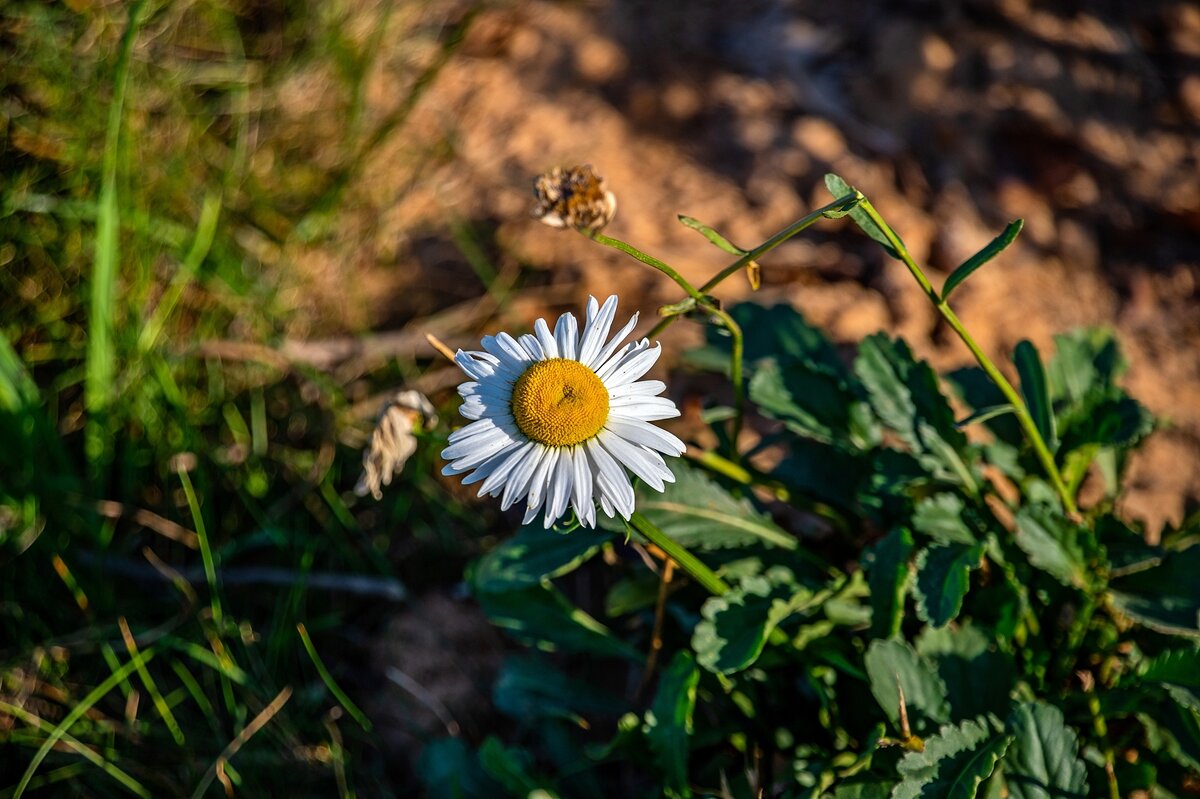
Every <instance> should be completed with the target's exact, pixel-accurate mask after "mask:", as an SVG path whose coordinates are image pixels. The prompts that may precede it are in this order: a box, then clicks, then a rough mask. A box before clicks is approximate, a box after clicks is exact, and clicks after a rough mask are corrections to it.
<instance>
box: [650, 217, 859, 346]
mask: <svg viewBox="0 0 1200 799" xmlns="http://www.w3.org/2000/svg"><path fill="white" fill-rule="evenodd" d="M856 200H857V198H856V197H854V196H852V195H849V194H848V195H846V196H845V197H839V198H838V199H836V200H834V201H833V202H831V203H829V204H828V205H825V206H822V207H821V208H818V209H817V210H815V211H813V212H812V213H811V214H809V215H808V216H805V217H804V218H802V219H799V220H797V221H795V222H793V223H792V224H790V225H788V226H787V227H785V228H784V229H783V230H781V231H779V232H778V233H776V234H775V235H774V236H772V237H771V238H769V239H767V240H766V241H764V242H763V243H762V244H760V245H758V246H757V247H755V248H754V249H753V250H750V251H749V252H747V253H746V254H745V255H743V256H742V257H741V258H738V259H737V260H736V261H734V262H733V263H731V264H730V265H729V266H727V267H725V268H724V269H722V270H721V271H720V272H718V273H717V274H715V275H713V277H712V279H711V280H709V281H708V282H707V283H705V284H704V285H703V286H701V287H700V289H699V291H700V293H701V294H706V293H708V292H710V291H712V290H713V289H715V288H716V287H717V286H718V285H719V284H720V283H722V282H723V281H724V280H725V279H726V278H727V277H729V276H730V275H733V274H736V273H737V272H739V271H741V270H742V269H745V268H746V264H748V263H750V262H751V261H757V260H758V259H759V258H761V257H762V256H763V255H766V254H767V253H769V252H770V251H771V250H773V249H775V248H776V247H778V246H779V245H780V244H783V243H784V242H785V241H787V240H788V239H790V238H792V237H793V236H795V235H796V234H797V233H800V232H801V231H803V230H805V229H806V228H809V227H812V226H813V225H815V224H816V223H817V222H819V221H820V220H821V218H822V217H824V216H825V214H827V213H829V212H830V211H840V210H844V209H846V207H847V205H850V204H852V203H854V202H856ZM675 319H676V317H674V316H668V317H667V318H665V319H661V320H659V322H658V324H656V325H655V326H654V327H653V328H651V329H650V333H649V334H648V335H649V336H650V338H653V337H654V336H657V335H658V334H659V333H661V332H662V331H663V330H666V329H667V327H668V326H669V325H670V324H671V323H672V322H674V321H675Z"/></svg>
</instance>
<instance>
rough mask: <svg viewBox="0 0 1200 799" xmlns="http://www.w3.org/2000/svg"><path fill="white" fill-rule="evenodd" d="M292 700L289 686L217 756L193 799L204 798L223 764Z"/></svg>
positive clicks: (194, 792) (201, 780)
mask: <svg viewBox="0 0 1200 799" xmlns="http://www.w3.org/2000/svg"><path fill="white" fill-rule="evenodd" d="M291 698H292V689H291V687H290V686H289V687H287V688H284V689H283V690H282V691H280V692H279V694H278V695H277V696H276V697H275V698H274V699H272V700H271V704H269V705H267V706H266V707H265V708H263V710H262V712H261V713H259V714H258V715H257V716H255V717H254V719H253V720H252V721H251V722H250V723H249V724H247V725H246V728H245V729H243V730H242V731H241V732H240V733H238V734H237V737H235V738H234V739H233V740H232V741H230V742H229V745H228V746H226V747H225V749H224V750H223V751H222V752H221V754H220V755H218V756H217V759H216V760H214V761H213V764H212V765H211V766H209V767H208V771H206V772H205V773H204V776H203V777H202V778H201V779H200V784H198V785H197V786H196V790H195V791H193V792H192V799H200V797H202V796H204V792H205V791H207V790H208V786H210V785H212V781H213V780H214V779H216V777H217V769H218V768H219V767H220V766H221V765H222V764H223V763H225V762H227V761H228V760H229V759H230V758H232V757H233V756H234V755H236V754H237V753H238V750H240V749H241V748H242V747H243V746H245V745H246V742H247V741H249V740H250V739H251V738H253V737H254V735H255V734H256V733H257V732H258V731H259V730H261V729H262V728H263V727H265V726H267V723H268V722H270V721H271V719H273V718H274V717H275V714H276V713H278V712H279V711H280V710H282V709H283V706H284V705H286V704H287V702H288V700H289V699H291Z"/></svg>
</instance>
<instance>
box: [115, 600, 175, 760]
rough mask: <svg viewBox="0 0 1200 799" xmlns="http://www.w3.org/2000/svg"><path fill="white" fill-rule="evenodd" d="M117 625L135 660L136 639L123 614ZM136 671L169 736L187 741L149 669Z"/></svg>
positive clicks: (136, 652) (143, 668)
mask: <svg viewBox="0 0 1200 799" xmlns="http://www.w3.org/2000/svg"><path fill="white" fill-rule="evenodd" d="M117 626H118V627H120V628H121V638H123V639H124V640H125V648H126V649H127V650H128V651H129V656H130V657H131V658H133V659H134V661H135V662H136V661H137V656H138V646H137V641H135V640H133V632H132V631H130V629H129V622H127V621H125V617H124V616H120V617H118V618H117ZM137 673H138V677H140V678H141V680H142V685H145V686H146V692H147V693H149V694H150V701H151V702H153V703H154V709H155V710H157V711H158V715H159V716H160V717H161V718H162V720H163V723H164V724H166V725H167V730H168V731H170V733H171V737H172V738H174V739H175V743H177V744H179V745H180V746H183V745H184V744H185V743H187V740H186V739H185V738H184V735H183V730H182V729H181V728H180V726H179V722H178V721H176V720H175V714H173V713H172V712H171V708H170V706H169V705H168V704H167V703H166V701H165V700H164V699H163V696H162V692H161V691H159V690H158V684H157V683H155V682H154V678H153V677H151V676H150V671H149V670H148V669H147V668H146V667H145V666H138V669H137Z"/></svg>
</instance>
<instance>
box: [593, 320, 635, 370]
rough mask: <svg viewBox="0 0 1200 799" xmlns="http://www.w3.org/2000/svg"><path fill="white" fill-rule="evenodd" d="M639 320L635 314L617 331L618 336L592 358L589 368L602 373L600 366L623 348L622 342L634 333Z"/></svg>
mask: <svg viewBox="0 0 1200 799" xmlns="http://www.w3.org/2000/svg"><path fill="white" fill-rule="evenodd" d="M637 320H638V315H637V314H636V313H635V314H634V315H633V316H632V317H631V318H630V320H629V321H628V322H626V323H625V326H624V327H622V328H621V329H620V330H618V331H617V334H616V335H615V336H613V337H612V340H611V341H609V342H608V343H607V344H605V345H604V349H602V350H600V352H598V353H596V356H595V357H594V358H592V362H591V363H589V364H588V366H590V367H592V368H593V369H595V370H596V371H600V369H599V367H600V365H601V364H602V363H604V362H605V361H606V360H608V358H609V357H610V356H611V355H612V354H613V353H614V352H616V351H617V347H619V346H621V342H622V341H624V340H625V337H626V336H628V335H629V334H630V333H632V332H633V328H634V327H636V326H637Z"/></svg>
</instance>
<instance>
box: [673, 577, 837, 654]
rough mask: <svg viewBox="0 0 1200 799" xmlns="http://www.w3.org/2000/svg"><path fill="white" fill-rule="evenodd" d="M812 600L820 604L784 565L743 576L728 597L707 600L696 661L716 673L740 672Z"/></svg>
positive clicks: (696, 640)
mask: <svg viewBox="0 0 1200 799" xmlns="http://www.w3.org/2000/svg"><path fill="white" fill-rule="evenodd" d="M814 598H816V599H818V600H819V596H818V595H817V594H815V593H814V592H813V591H812V590H810V589H808V588H805V587H804V586H801V585H799V584H797V583H796V581H795V578H794V576H793V575H792V572H791V570H790V569H787V568H784V567H782V566H772V567H771V568H769V569H767V571H766V572H765V573H763V574H762V575H756V576H752V577H746V578H743V579H742V580H741V582H740V583H738V585H737V586H735V587H734V588H732V589H731V590H730V591H729V592H728V593H726V594H724V595H723V596H714V597H709V598H708V600H707V601H705V603H704V607H703V608H702V609H701V611H700V613H701V616H702V617H703V618H702V619H701V620H700V622H699V623H698V624H697V625H696V628H695V630H694V631H693V633H692V649H693V650H694V651H695V653H696V661H697V662H698V663H699V664H700V665H701V666H703V667H704V668H705V669H707V670H708V671H711V672H715V673H717V674H732V673H734V672H737V671H741V670H742V669H744V668H746V667H747V666H749V665H751V664H752V663H754V661H755V660H757V659H758V656H759V655H760V654H761V653H762V650H763V646H765V645H766V642H767V638H768V637H769V636H770V634H771V632H772V631H773V630H774V629H775V628H776V627H777V626H779V624H780V623H781V622H782V621H784V620H785V619H787V618H788V617H789V616H791V615H792V614H794V613H798V612H800V611H801V610H803V609H805V608H806V607H807V606H808V605H809V604H810V603H812V602H813V601H814Z"/></svg>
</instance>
